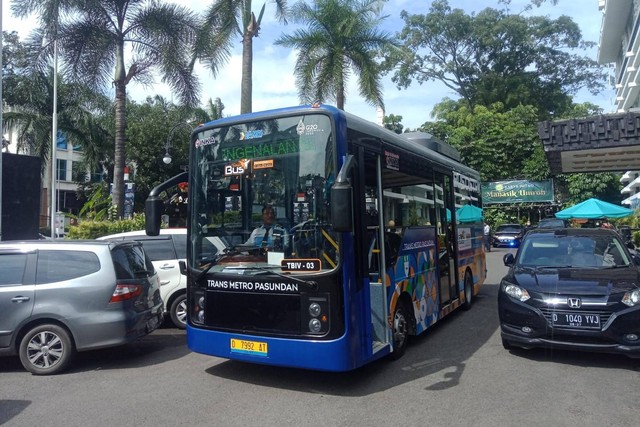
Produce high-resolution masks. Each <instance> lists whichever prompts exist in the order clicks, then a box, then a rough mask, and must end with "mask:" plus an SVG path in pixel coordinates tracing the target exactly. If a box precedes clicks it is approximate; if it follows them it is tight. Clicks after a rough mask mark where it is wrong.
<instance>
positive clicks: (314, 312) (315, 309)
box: [309, 302, 322, 317]
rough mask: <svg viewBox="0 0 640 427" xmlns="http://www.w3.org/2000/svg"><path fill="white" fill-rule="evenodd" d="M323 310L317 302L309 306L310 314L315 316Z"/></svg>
mask: <svg viewBox="0 0 640 427" xmlns="http://www.w3.org/2000/svg"><path fill="white" fill-rule="evenodd" d="M321 312H322V308H321V307H320V304H318V303H317V302H314V303H311V305H310V306H309V314H310V315H312V316H313V317H318V316H319V315H320V313H321Z"/></svg>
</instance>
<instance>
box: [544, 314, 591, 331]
mask: <svg viewBox="0 0 640 427" xmlns="http://www.w3.org/2000/svg"><path fill="white" fill-rule="evenodd" d="M551 320H552V322H553V326H562V327H564V328H581V329H585V328H586V329H600V315H599V314H581V313H553V314H552V315H551Z"/></svg>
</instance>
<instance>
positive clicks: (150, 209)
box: [144, 196, 164, 236]
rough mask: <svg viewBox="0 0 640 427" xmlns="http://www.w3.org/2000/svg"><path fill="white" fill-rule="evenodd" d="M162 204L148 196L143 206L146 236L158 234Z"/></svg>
mask: <svg viewBox="0 0 640 427" xmlns="http://www.w3.org/2000/svg"><path fill="white" fill-rule="evenodd" d="M163 208H164V202H163V201H162V199H161V198H159V197H157V196H149V197H147V200H146V201H145V205H144V231H145V232H146V233H147V236H157V235H158V234H160V221H161V218H162V210H163Z"/></svg>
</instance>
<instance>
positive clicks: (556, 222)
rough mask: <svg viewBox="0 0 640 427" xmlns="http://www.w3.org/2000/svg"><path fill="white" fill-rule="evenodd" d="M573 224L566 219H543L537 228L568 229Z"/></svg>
mask: <svg viewBox="0 0 640 427" xmlns="http://www.w3.org/2000/svg"><path fill="white" fill-rule="evenodd" d="M568 227H571V224H570V223H569V221H567V220H566V219H560V218H542V219H541V220H540V222H539V223H538V225H537V228H568Z"/></svg>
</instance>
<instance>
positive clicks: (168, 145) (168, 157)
mask: <svg viewBox="0 0 640 427" xmlns="http://www.w3.org/2000/svg"><path fill="white" fill-rule="evenodd" d="M180 126H187V127H188V128H189V129H190V130H193V126H191V123H190V122H181V123H178V124H177V125H175V126H174V127H172V128H171V130H170V131H169V134H168V135H167V142H166V143H165V144H164V157H163V158H162V161H163V162H164V163H165V164H166V165H168V164H169V163H171V160H172V159H171V154H169V149H170V148H171V147H172V145H171V137H172V136H173V133H174V132H175V130H176V129H178V128H179V127H180Z"/></svg>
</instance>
